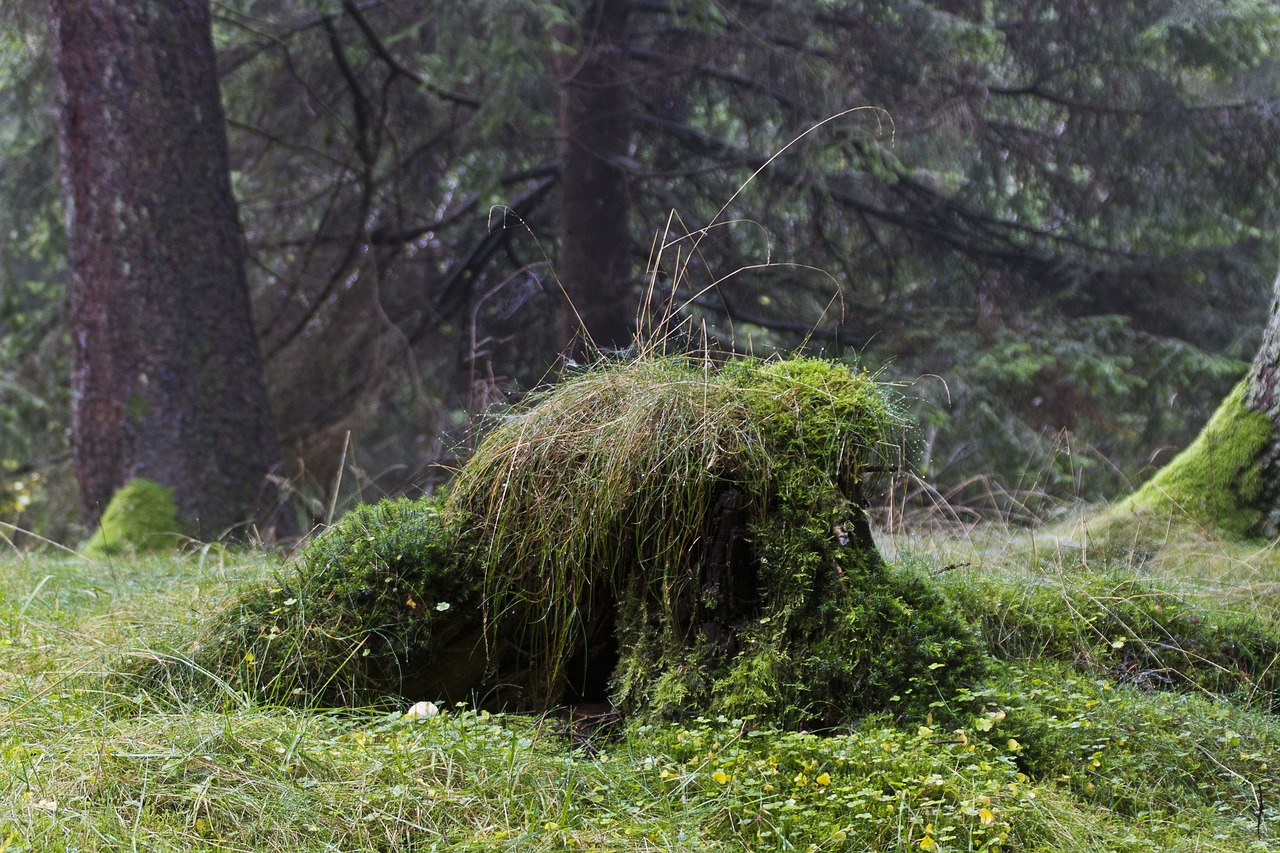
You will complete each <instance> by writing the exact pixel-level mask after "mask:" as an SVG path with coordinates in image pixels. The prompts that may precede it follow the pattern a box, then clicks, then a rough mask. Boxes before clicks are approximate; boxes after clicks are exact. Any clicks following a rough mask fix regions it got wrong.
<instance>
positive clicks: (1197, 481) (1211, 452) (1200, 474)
mask: <svg viewBox="0 0 1280 853" xmlns="http://www.w3.org/2000/svg"><path fill="white" fill-rule="evenodd" d="M1244 394H1245V385H1244V383H1243V382H1242V383H1240V384H1239V385H1238V386H1236V389H1235V390H1234V391H1233V392H1232V393H1231V394H1230V395H1229V396H1228V397H1227V398H1226V400H1224V401H1223V403H1222V405H1221V406H1220V407H1219V408H1218V411H1217V412H1216V413H1215V414H1214V416H1213V417H1212V418H1211V419H1210V421H1209V423H1208V424H1207V425H1206V426H1205V428H1204V429H1203V430H1202V431H1201V433H1200V435H1199V437H1197V438H1196V440H1195V441H1194V442H1193V443H1192V444H1191V445H1190V446H1188V447H1187V448H1186V449H1185V450H1183V451H1182V452H1181V453H1179V454H1178V455H1177V456H1176V457H1175V458H1174V459H1173V461H1171V462H1170V463H1169V464H1168V465H1166V466H1165V467H1164V468H1162V469H1160V471H1159V472H1157V474H1156V475H1155V476H1154V477H1153V478H1152V479H1151V480H1149V481H1148V482H1147V483H1146V484H1145V485H1143V486H1142V488H1140V489H1139V490H1138V491H1137V492H1135V493H1134V494H1132V495H1131V496H1129V497H1128V498H1127V499H1125V500H1124V501H1122V502H1121V503H1119V504H1118V505H1117V506H1116V507H1115V508H1114V510H1113V511H1112V513H1111V515H1112V517H1113V518H1112V519H1111V520H1117V519H1123V518H1124V516H1126V515H1134V516H1139V517H1147V518H1151V517H1155V518H1156V519H1157V520H1159V519H1167V518H1169V517H1175V518H1177V517H1183V518H1187V519H1189V520H1192V521H1194V522H1195V523H1198V524H1203V525H1206V526H1208V527H1211V528H1216V529H1219V530H1222V531H1224V532H1226V533H1229V534H1232V535H1235V536H1248V535H1251V534H1254V533H1256V532H1257V528H1258V525H1259V523H1260V522H1261V521H1262V518H1263V513H1262V509H1261V508H1260V507H1259V505H1258V503H1259V497H1260V494H1261V490H1262V472H1261V470H1260V468H1259V460H1260V457H1261V454H1262V452H1263V450H1264V449H1265V448H1266V447H1267V445H1268V444H1269V443H1270V441H1271V440H1272V432H1273V431H1272V427H1271V422H1270V421H1269V420H1268V419H1267V417H1266V416H1265V415H1263V414H1260V413H1257V412H1252V411H1250V410H1249V409H1248V408H1246V406H1245V404H1244ZM1100 521H1106V519H1103V520H1100ZM1098 526H1099V528H1101V527H1102V526H1103V525H1102V524H1099V525H1098Z"/></svg>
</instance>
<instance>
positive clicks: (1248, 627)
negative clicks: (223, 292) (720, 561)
mask: <svg viewBox="0 0 1280 853" xmlns="http://www.w3.org/2000/svg"><path fill="white" fill-rule="evenodd" d="M881 545H882V548H883V550H884V552H885V554H886V555H887V556H888V557H889V558H890V559H892V560H897V561H903V562H909V563H912V564H913V565H915V566H916V567H918V568H921V569H922V570H924V571H927V572H928V573H929V574H931V575H933V576H934V577H936V578H937V580H938V582H939V583H941V584H943V585H944V586H945V588H946V589H947V590H948V591H949V593H950V594H952V595H954V596H956V597H957V598H958V599H959V600H960V602H961V603H962V606H963V608H964V611H965V612H966V613H967V614H969V615H970V617H971V618H972V621H973V625H974V630H976V631H978V632H979V633H980V634H981V636H982V637H983V639H984V641H985V643H986V646H987V649H988V653H989V655H990V665H989V668H988V674H987V676H986V677H985V678H984V679H983V680H982V681H981V682H979V683H976V684H973V685H972V686H971V688H969V689H967V690H964V691H962V692H961V694H960V695H957V696H939V697H938V698H937V702H936V707H937V709H938V720H939V721H941V720H947V721H948V722H946V723H942V722H935V720H934V719H933V718H926V719H925V720H914V721H910V722H904V721H900V720H894V719H892V718H890V717H888V716H878V717H871V718H868V719H865V720H862V721H860V722H859V723H857V724H856V725H854V726H852V727H849V728H845V729H841V730H839V731H829V732H822V733H818V734H814V733H805V732H793V731H780V730H777V729H775V728H772V727H771V726H770V724H769V721H768V720H763V719H753V720H747V721H743V720H727V719H698V720H691V721H685V722H683V723H681V724H675V723H671V724H663V725H649V726H639V725H630V726H628V725H622V726H618V727H615V728H614V729H611V730H606V731H600V732H597V733H595V734H594V735H592V734H590V733H588V734H587V735H586V736H582V733H581V732H579V736H574V735H573V734H572V733H571V731H570V729H569V728H568V727H567V726H566V725H565V724H564V722H563V721H562V720H561V719H559V718H555V717H544V718H533V717H529V716H519V715H500V714H493V715H490V714H487V713H484V712H475V711H471V710H468V709H466V708H465V707H461V706H458V707H445V708H441V709H439V711H440V712H439V713H438V714H435V715H432V716H415V717H406V716H405V710H406V708H407V706H406V708H397V709H391V710H388V709H386V708H382V709H351V708H345V709H334V710H298V709H289V708H282V707H272V706H265V705H262V704H258V703H256V702H255V701H254V700H252V699H251V698H249V697H246V696H243V695H238V694H236V693H235V692H234V691H231V690H226V691H222V692H221V693H218V694H217V695H209V696H204V697H200V698H199V699H198V700H193V699H191V698H190V697H185V698H184V697H181V696H179V695H177V694H166V693H165V691H164V690H163V689H157V688H155V687H151V688H139V689H138V690H137V691H136V692H132V691H131V690H129V689H126V688H122V687H121V685H122V684H125V685H127V681H123V682H122V681H121V680H120V679H119V678H115V677H112V674H113V673H118V672H120V671H121V669H122V668H125V669H127V659H128V658H130V657H134V658H137V657H144V658H145V657H147V656H155V655H158V654H163V652H161V651H159V650H160V649H163V648H170V647H172V646H170V645H168V641H169V640H170V639H171V638H173V637H181V636H183V635H188V636H190V635H192V634H193V632H194V630H195V628H196V626H198V625H199V624H200V623H201V621H202V620H204V619H206V618H207V617H208V616H209V615H210V614H212V613H215V612H217V611H219V609H220V608H222V607H224V606H225V604H226V603H227V602H228V601H229V600H230V599H231V598H232V597H233V596H234V595H235V593H236V591H237V590H238V589H240V588H241V587H242V586H243V585H244V584H246V583H250V582H254V581H260V580H262V579H263V578H269V577H271V576H273V574H274V573H275V572H276V571H277V570H278V569H279V568H280V566H281V561H280V558H279V557H278V556H274V555H271V554H267V553H262V552H253V551H225V550H220V549H217V548H213V547H207V548H204V549H201V550H198V551H195V552H193V553H186V554H183V555H180V556H172V555H171V556H165V557H148V558H140V559H137V560H131V561H124V562H119V563H115V564H110V563H102V562H92V561H89V560H86V559H84V558H82V557H80V556H78V555H75V554H70V553H65V552H53V551H48V552H43V553H38V554H32V553H23V552H18V551H11V552H10V553H8V554H6V555H3V556H2V557H0V851H20V850H21V851H70V850H76V851H86V850H131V849H147V850H197V849H210V850H243V851H286V850H287V851H291V853H297V852H298V851H311V850H316V851H320V850H335V851H336V850H341V851H356V850H377V851H402V850H405V851H407V850H414V851H426V850H451V851H467V850H477V851H478V850H512V851H516V850H519V851H550V850H583V851H588V850H594V851H615V850H616V851H623V850H626V851H657V850H689V851H694V850H699V851H701V850H741V849H752V850H787V851H791V850H797V851H819V850H822V851H835V850H850V851H907V850H913V851H914V850H924V851H969V850H1054V851H1102V850H1105V851H1138V850H1162V851H1166V850H1180V851H1192V850H1194V851H1243V850H1271V849H1275V848H1276V847H1277V846H1278V845H1280V841H1277V836H1280V721H1278V719H1277V717H1276V716H1275V714H1274V713H1273V709H1274V708H1276V707H1280V705H1277V699H1276V693H1275V684H1276V683H1277V680H1278V679H1277V677H1276V676H1275V673H1274V672H1273V671H1274V670H1276V669H1280V667H1275V666H1274V664H1275V663H1276V653H1277V651H1280V644H1277V643H1276V641H1275V639H1274V638H1275V637H1277V636H1280V635H1277V634H1276V633H1275V631H1274V630H1273V629H1272V628H1271V627H1270V626H1272V625H1275V624H1276V623H1277V620H1276V615H1277V614H1276V610H1277V607H1278V606H1280V557H1278V556H1277V555H1276V554H1275V553H1274V550H1273V545H1272V544H1269V543H1257V544H1253V545H1248V544H1238V543H1230V542H1225V541H1221V540H1217V539H1214V538H1212V537H1210V536H1208V535H1206V534H1204V533H1198V532H1195V531H1189V532H1187V531H1184V532H1182V533H1179V534H1177V535H1171V536H1169V537H1166V538H1164V539H1162V541H1161V542H1160V543H1158V545H1159V547H1154V548H1153V547H1149V546H1150V543H1147V544H1144V545H1143V546H1142V547H1136V545H1135V547H1133V548H1129V549H1125V548H1115V547H1113V548H1110V549H1107V550H1104V551H1101V552H1095V551H1094V550H1092V549H1091V548H1090V547H1089V545H1088V537H1087V535H1085V531H1084V529H1083V528H1082V527H1081V526H1080V525H1079V524H1078V523H1076V524H1071V523H1067V524H1065V525H1064V526H1060V527H1058V528H1056V529H1052V530H1051V529H1047V528H1041V529H1039V530H1037V531H1034V532H1029V531H1019V530H1011V529H1008V528H1004V527H969V528H958V527H953V528H948V529H943V530H939V531H931V532H930V533H928V534H927V535H926V534H916V535H914V536H911V537H905V536H903V537H884V539H883V540H882V542H881ZM883 653H885V654H892V649H885V650H884V651H883ZM1268 655H1269V656H1270V657H1268ZM244 665H245V666H252V665H253V661H252V660H248V659H247V660H246V661H245V662H244ZM418 698H421V699H424V700H428V699H431V698H432V697H426V696H424V697H418Z"/></svg>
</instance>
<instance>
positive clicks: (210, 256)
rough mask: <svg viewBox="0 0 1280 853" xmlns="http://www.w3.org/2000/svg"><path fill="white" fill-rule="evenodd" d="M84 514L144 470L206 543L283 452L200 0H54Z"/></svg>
mask: <svg viewBox="0 0 1280 853" xmlns="http://www.w3.org/2000/svg"><path fill="white" fill-rule="evenodd" d="M51 18H52V22H53V26H54V33H55V36H54V43H55V51H56V67H57V74H58V83H59V96H60V115H59V142H60V150H61V155H62V184H63V197H64V203H65V207H66V222H67V231H68V237H69V243H70V249H69V254H70V266H71V271H72V280H71V285H70V327H71V335H72V345H73V375H72V421H71V425H72V436H73V442H74V446H75V467H76V476H77V479H78V482H79V488H80V501H81V505H82V508H83V510H84V514H85V518H86V521H87V522H89V523H90V524H93V523H96V520H97V518H98V516H99V514H100V513H101V511H102V508H103V507H104V506H105V505H106V503H107V501H108V500H109V499H110V497H111V495H112V494H113V493H114V492H115V491H116V489H118V488H119V487H121V486H122V485H124V484H125V483H126V482H128V481H130V480H132V479H135V478H146V479H150V480H154V481H156V482H159V483H161V484H162V485H165V486H169V487H170V488H172V489H173V492H174V499H175V502H176V503H177V506H178V510H179V512H180V513H181V514H182V515H183V516H184V517H185V518H186V519H187V520H189V521H191V522H194V523H195V524H197V525H198V526H199V530H200V534H201V536H203V537H214V536H218V535H221V534H222V533H224V532H225V531H226V529H227V528H228V527H230V526H233V525H236V524H238V523H241V522H244V521H246V520H248V519H249V518H250V517H251V516H252V515H253V513H254V511H255V509H256V508H257V502H258V501H259V499H260V498H261V496H262V491H261V490H262V488H263V486H264V482H265V477H266V475H267V473H268V472H269V471H270V470H271V469H272V467H273V466H274V465H276V464H277V463H278V462H279V459H280V451H279V446H278V444H277V440H276V433H275V428H274V425H273V423H272V420H271V414H270V410H269V407H268V403H267V394H266V388H265V382H264V378H263V367H262V359H261V355H260V352H259V349H258V340H257V334H256V332H255V329H254V326H253V321H252V317H251V314H250V304H249V293H248V284H247V280H246V276H245V252H244V247H243V244H242V242H241V235H240V229H239V225H238V222H237V216H236V208H235V201H234V199H233V197H232V193H231V183H230V179H229V171H228V155H227V140H226V127H225V123H224V119H223V113H222V105H221V103H220V101H219V94H218V87H217V70H216V66H215V60H214V52H213V42H212V37H211V32H210V18H209V6H208V3H207V0H155V2H147V3H138V2H135V0H92V1H91V0H52V2H51Z"/></svg>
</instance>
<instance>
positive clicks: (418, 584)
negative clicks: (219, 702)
mask: <svg viewBox="0 0 1280 853" xmlns="http://www.w3.org/2000/svg"><path fill="white" fill-rule="evenodd" d="M456 553H457V551H456V548H455V543H454V538H453V536H452V534H451V533H450V532H449V530H447V529H446V528H445V527H444V525H443V524H442V523H441V516H440V511H439V508H438V507H437V506H436V505H435V504H434V503H432V502H431V501H428V500H418V501H413V500H406V499H399V500H388V501H382V502H380V503H376V504H368V505H363V506H360V507H358V508H357V509H355V510H353V511H352V512H350V513H348V514H347V515H345V516H343V517H342V519H341V520H340V521H339V522H338V523H337V524H335V525H334V526H333V527H332V528H330V529H329V530H327V531H326V532H324V533H323V534H322V535H320V536H319V537H318V538H316V539H315V540H313V541H312V543H311V544H310V545H309V546H308V547H307V548H306V549H305V550H304V551H303V552H302V554H301V555H300V556H299V557H298V559H296V560H295V561H294V562H293V563H292V564H291V566H290V569H291V571H289V572H287V573H284V574H282V575H281V576H280V577H279V578H278V579H277V580H276V582H274V583H271V584H267V585H261V586H256V587H253V588H251V589H248V590H245V591H244V592H243V593H242V594H241V595H240V596H239V597H238V598H237V600H236V601H235V602H233V603H232V605H231V606H230V607H228V608H227V609H226V610H225V611H223V612H222V613H221V614H219V616H218V617H217V618H216V619H215V620H214V621H213V623H212V624H211V625H210V626H209V628H208V629H207V630H206V631H205V634H204V636H202V637H201V638H200V640H199V641H198V642H197V643H196V645H195V647H194V649H193V654H192V656H193V657H194V659H195V662H196V664H197V667H196V670H197V671H206V672H211V673H214V674H216V675H217V677H218V678H219V679H221V680H222V681H223V682H225V683H227V684H230V685H231V686H233V687H234V688H236V689H238V690H242V691H245V692H249V693H252V694H254V695H257V696H259V697H263V698H267V699H270V700H272V701H281V702H290V703H305V704H314V703H321V704H330V705H334V704H352V703H360V704H365V703H375V702H379V701H382V700H384V699H386V698H387V697H388V696H414V697H416V698H421V697H423V696H430V697H431V698H435V699H454V700H460V699H465V698H467V692H468V691H469V690H470V689H471V688H472V687H473V686H474V685H475V684H476V683H477V682H478V681H479V677H480V674H481V672H482V670H483V657H482V655H480V654H479V651H480V649H481V644H480V636H479V631H478V626H479V624H480V618H479V583H478V581H479V576H478V573H476V572H475V571H471V572H466V571H463V570H460V569H459V568H458V563H457V560H456Z"/></svg>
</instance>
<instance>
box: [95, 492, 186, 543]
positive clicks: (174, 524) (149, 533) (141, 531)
mask: <svg viewBox="0 0 1280 853" xmlns="http://www.w3.org/2000/svg"><path fill="white" fill-rule="evenodd" d="M193 532H194V527H193V525H191V524H190V523H188V522H187V521H185V520H184V519H182V518H181V517H179V515H178V509H177V506H176V504H174V501H173V489H170V488H169V487H167V486H161V485H160V484H158V483H155V482H152V481H151V480H144V479H137V480H131V481H130V482H129V483H128V484H126V485H125V486H123V487H122V488H121V489H120V490H119V491H117V492H116V493H115V494H114V495H113V496H112V498H111V501H110V502H109V503H108V504H107V508H106V509H105V510H104V511H103V513H102V519H101V520H100V521H99V522H98V529H97V530H96V531H95V532H94V534H93V536H92V537H90V538H89V541H88V542H86V543H85V544H84V546H83V547H82V548H81V549H80V550H81V553H83V554H84V555H85V556H87V557H91V558H93V559H96V560H102V559H108V558H112V557H120V556H125V555H128V554H134V553H139V552H142V551H152V550H156V549H161V548H172V547H174V546H176V545H178V544H180V543H181V542H183V541H184V540H186V539H187V538H188V537H189V536H191V535H192V533H193Z"/></svg>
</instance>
